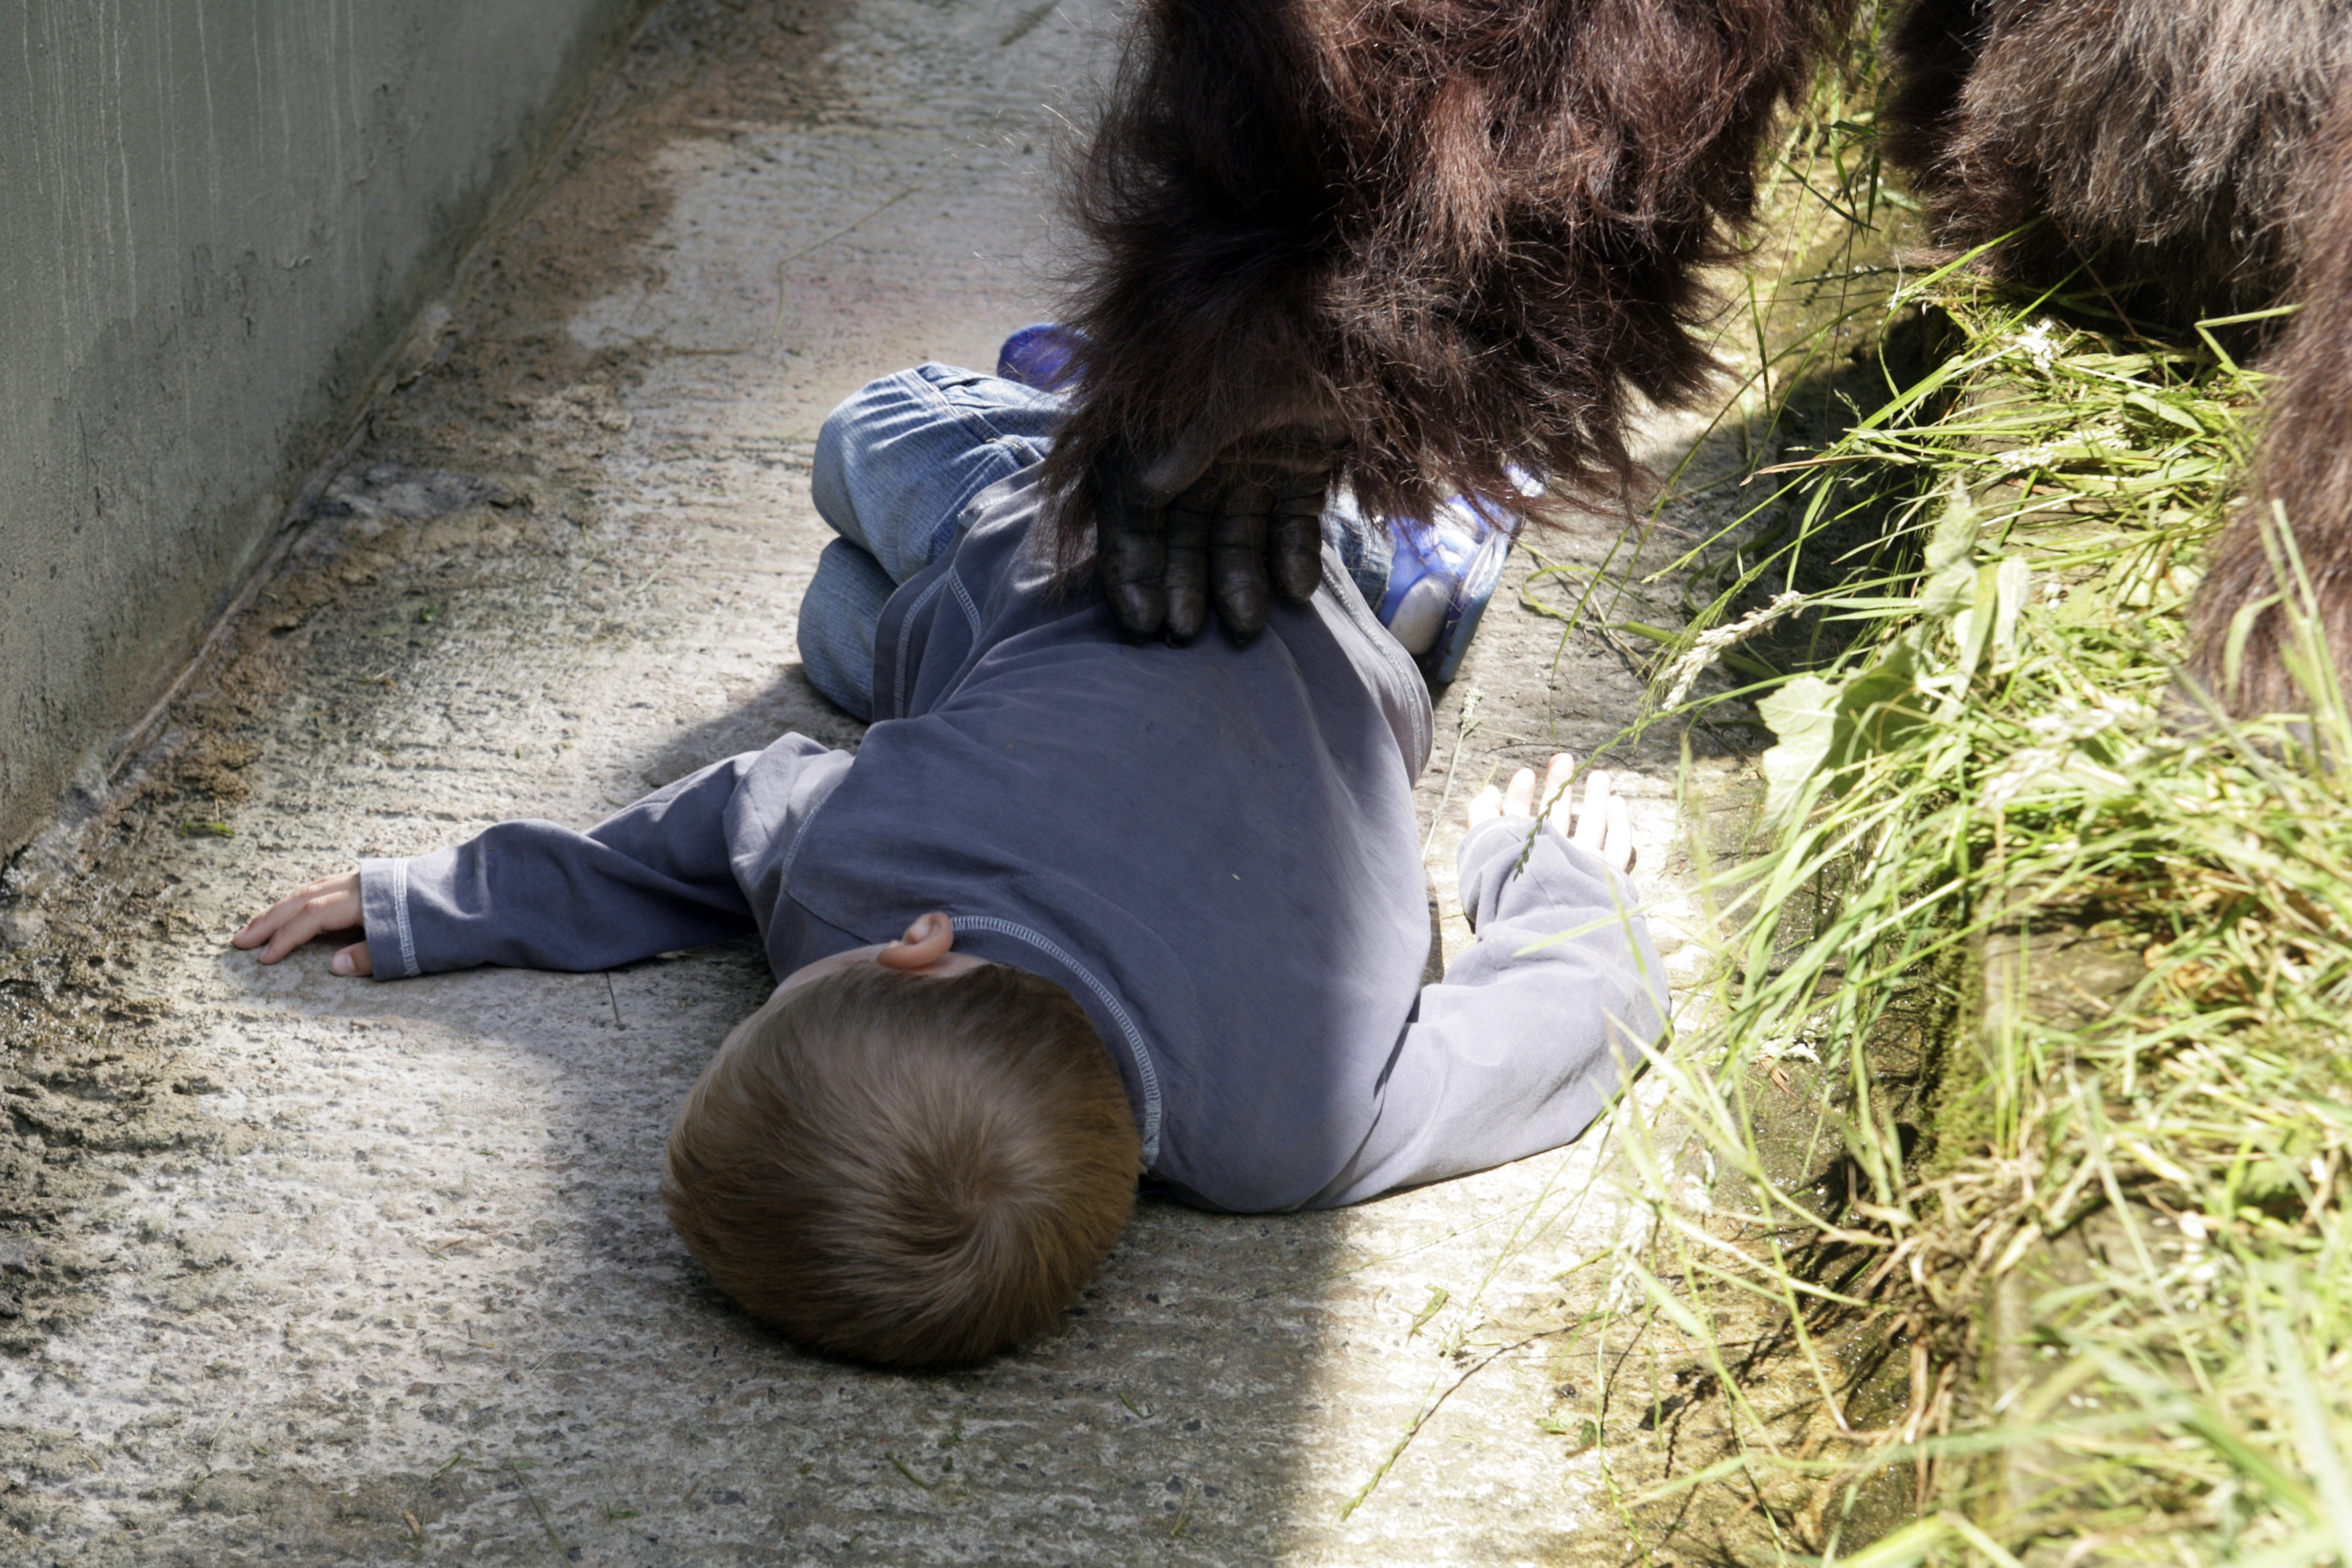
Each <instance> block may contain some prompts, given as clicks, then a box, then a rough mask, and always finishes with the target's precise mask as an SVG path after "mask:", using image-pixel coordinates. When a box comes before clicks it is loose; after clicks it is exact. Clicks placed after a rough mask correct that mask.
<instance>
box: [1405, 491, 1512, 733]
mask: <svg viewBox="0 0 2352 1568" xmlns="http://www.w3.org/2000/svg"><path fill="white" fill-rule="evenodd" d="M1517 478H1518V481H1519V488H1520V489H1521V490H1523V491H1524V492H1526V493H1527V494H1529V495H1533V494H1536V493H1538V491H1539V490H1540V489H1541V488H1542V487H1540V486H1538V484H1536V483H1535V481H1534V480H1533V479H1531V478H1529V477H1528V476H1527V475H1525V474H1519V475H1517ZM1386 521H1387V523H1388V530H1389V537H1390V541H1391V546H1392V548H1393V549H1394V551H1395V553H1394V554H1393V555H1392V556H1391V558H1390V563H1389V580H1388V592H1387V593H1386V594H1385V595H1383V596H1382V597H1381V605H1380V611H1379V615H1380V619H1381V625H1382V626H1386V627H1388V629H1389V635H1390V636H1391V637H1394V638H1396V640H1397V641H1398V642H1399V643H1401V644H1402V645H1403V647H1404V650H1405V651H1406V652H1407V653H1409V654H1411V655H1412V657H1413V659H1414V661H1415V662H1416V663H1418V664H1419V665H1420V666H1421V672H1422V674H1423V675H1424V676H1426V677H1427V678H1428V679H1429V683H1430V684H1431V685H1432V686H1443V685H1444V684H1445V683H1446V682H1447V681H1449V680H1452V679H1454V676H1456V675H1457V674H1459V673H1460V672H1461V669H1462V660H1463V658H1464V657H1465V656H1466V655H1467V654H1468V653H1469V651H1470V639H1471V638H1472V637H1475V636H1477V635H1478V623H1479V621H1480V620H1481V619H1482V618H1484V617H1485V616H1486V602H1487V601H1488V600H1490V599H1492V598H1493V597H1494V596H1495V589H1496V586H1497V585H1498V584H1500V583H1501V582H1502V580H1503V563H1505V562H1506V561H1507V560H1509V559H1510V554H1511V545H1512V543H1513V542H1515V541H1516V540H1517V538H1518V533H1519V523H1520V519H1519V518H1518V517H1517V515H1515V514H1513V513H1510V512H1506V511H1503V510H1500V509H1499V508H1493V507H1482V506H1479V505H1477V504H1476V503H1475V502H1472V501H1469V500H1465V499H1464V498H1462V497H1460V496H1456V497H1454V499H1453V500H1449V501H1447V502H1446V503H1445V504H1444V505H1443V506H1441V507H1439V508H1438V509H1437V515H1436V516H1435V517H1433V518H1432V519H1431V520H1430V521H1428V522H1427V523H1425V524H1423V523H1414V522H1410V521H1405V520H1404V519H1402V518H1394V517H1392V518H1389V519H1387V520H1386Z"/></svg>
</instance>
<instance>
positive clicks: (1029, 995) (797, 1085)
mask: <svg viewBox="0 0 2352 1568" xmlns="http://www.w3.org/2000/svg"><path fill="white" fill-rule="evenodd" d="M1140 1168H1141V1160H1140V1154H1139V1141H1138V1139H1137V1137H1136V1131H1135V1122H1134V1117H1133V1114H1132V1113H1131V1112H1130V1110H1129V1108H1128V1101H1127V1094H1126V1091H1125V1090H1124V1089H1122V1088H1121V1087H1120V1084H1119V1079H1118V1072H1117V1070H1116V1069H1115V1068H1113V1067H1112V1066H1111V1062H1110V1058H1109V1056H1108V1053H1107V1052H1106V1051H1105V1050H1104V1048H1103V1046H1102V1042H1101V1040H1100V1038H1099V1037H1097V1035H1096V1033H1095V1031H1094V1028H1093V1026H1091V1025H1090V1024H1088V1023H1087V1016H1086V1014H1085V1013H1084V1012H1083V1011H1081V1010H1080V1009H1079V1007H1078V1005H1077V1004H1076V1003H1075V1002H1073V1001H1072V1000H1071V999H1070V995H1069V993H1068V992H1066V991H1065V990H1063V989H1062V988H1061V987H1060V986H1058V985H1055V984H1053V983H1052V982H1050V981H1046V980H1043V979H1040V978H1038V977H1037V976H1035V975H1032V974H1025V973H1022V972H1021V971H1019V970H1015V969H1008V968H1006V967H1004V966H1003V965H1001V964H983V965H981V966H979V967H977V968H973V969H970V970H967V971H965V972H963V973H955V974H950V975H947V976H944V977H940V976H935V975H932V974H923V973H905V972H903V971H901V970H898V969H893V968H886V967H883V966H881V965H879V964H875V963H856V964H852V965H850V966H848V967H846V968H842V969H836V970H834V971H832V972H830V973H823V974H820V975H818V976H817V977H815V978H814V979H810V980H808V981H807V982H806V983H805V984H797V985H793V986H789V987H788V988H785V989H782V990H780V991H778V993H777V994H776V995H775V996H774V997H772V999H771V1000H770V1001H769V1003H768V1005H766V1006H764V1007H762V1008H761V1009H760V1011H759V1012H757V1013H754V1014H753V1015H752V1016H751V1017H750V1018H748V1019H746V1020H745V1021H744V1022H743V1023H742V1024H741V1025H740V1026H738V1027H737V1028H736V1030H735V1032H734V1033H733V1034H732V1035H730V1036H729V1037H728V1039H727V1043H726V1045H725V1046H723V1047H720V1049H719V1055H718V1057H717V1058H715V1059H714V1060H713V1061H712V1062H711V1064H710V1066H709V1068H707V1069H706V1070H705V1071H704V1073H703V1075H702V1078H701V1079H700V1081H698V1083H696V1085H695V1086H694V1089H693V1092H692V1093H691V1094H689V1095H688V1097H687V1102H686V1108H685V1110H682V1111H680V1112H679V1113H678V1119H677V1127H676V1129H675V1130H674V1131H672V1132H671V1134H670V1141H669V1175H668V1179H667V1180H666V1181H665V1182H664V1183H663V1184H662V1199H663V1202H664V1204H665V1205H667V1208H668V1210H669V1217H670V1223H671V1224H673V1225H674V1226H677V1231H678V1234H679V1235H680V1236H681V1237H684V1238H685V1241H686V1244H687V1247H688V1248H689V1249H690V1250H691V1251H692V1252H693V1253H694V1255H695V1257H696V1258H699V1259H700V1260H701V1262H702V1265H703V1267H704V1268H707V1269H709V1272H710V1276H711V1279H713V1280H714V1281H715V1282H716V1283H717V1284H718V1286H719V1289H722V1290H724V1291H726V1292H727V1293H728V1294H729V1295H730V1296H731V1297H733V1298H734V1299H735V1300H737V1301H738V1302H739V1303H740V1304H741V1305H742V1306H743V1307H744V1308H745V1309H746V1310H749V1311H751V1313H752V1315H753V1316H755V1317H758V1318H761V1319H762V1320H764V1321H767V1322H769V1323H772V1324H773V1325H774V1326H775V1327H776V1328H778V1329H781V1330H782V1331H783V1332H784V1333H785V1334H786V1335H787V1336H788V1337H790V1338H791V1339H792V1340H793V1341H794V1342H796V1343H799V1344H802V1345H805V1346H807V1347H809V1348H812V1349H816V1350H824V1351H830V1352H834V1353H835V1354H839V1355H846V1356H853V1357H856V1358H857V1359H859V1360H863V1361H871V1362H879V1363H883V1364H885V1365H890V1366H952V1365H958V1364H962V1363H971V1362H976V1361H979V1360H982V1359H983V1358H984V1357H987V1356H989V1355H992V1354H993V1353H994V1352H998V1351H1001V1350H1004V1349H1006V1348H1008V1347H1010V1346H1012V1345H1013V1344H1015V1343H1018V1342H1020V1341H1022V1340H1023V1339H1025V1338H1027V1337H1028V1336H1030V1335H1032V1334H1034V1333H1035V1332H1037V1331H1039V1330H1041V1329H1043V1328H1045V1326H1046V1325H1047V1324H1048V1323H1050V1322H1052V1321H1053V1320H1054V1319H1055V1316H1056V1315H1057V1314H1058V1313H1059V1312H1060V1311H1061V1310H1062V1308H1063V1307H1064V1306H1065V1305H1066V1304H1067V1303H1068V1302H1069V1300H1071V1299H1072V1298H1073V1297H1075V1296H1076V1294H1077V1292H1078V1289H1079V1287H1081V1286H1082V1285H1084V1284H1085V1283H1086V1281H1087V1278H1088V1277H1089V1276H1090V1275H1092V1274H1093V1272H1094V1269H1095V1266H1096V1265H1097V1264H1098V1263H1100V1262H1101V1261H1102V1259H1103V1257H1104V1255H1105V1254H1106V1253H1108V1251H1109V1250H1110V1247H1111V1244H1112V1243H1113V1242H1114V1241H1115V1240H1117V1239H1118V1233H1119V1231H1120V1230H1121V1228H1123V1227H1124V1226H1125V1225H1126V1223H1127V1219H1128V1215H1129V1212H1130V1211H1131V1210H1132V1208H1133V1206H1134V1202H1135V1179H1136V1176H1137V1174H1138V1173H1139V1170H1140Z"/></svg>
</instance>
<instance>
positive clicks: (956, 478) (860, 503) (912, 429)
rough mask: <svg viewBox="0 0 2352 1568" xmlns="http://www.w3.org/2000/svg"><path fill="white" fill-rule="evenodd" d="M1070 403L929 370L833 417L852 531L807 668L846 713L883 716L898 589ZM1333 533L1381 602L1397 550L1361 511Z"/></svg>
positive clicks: (805, 653)
mask: <svg viewBox="0 0 2352 1568" xmlns="http://www.w3.org/2000/svg"><path fill="white" fill-rule="evenodd" d="M1061 416H1062V399H1061V398H1060V397H1059V396H1057V395H1055V394H1053V393H1049V392H1039V391H1037V390H1035V389H1034V388H1032V387H1027V386H1024V385H1022V384H1020V383H1019V382H1017V381H1005V380H1003V379H1001V378H1000V377H997V376H992V375H982V374H978V373H977V372H974V371H969V370H959V369H957V368H956V367H955V366H953V365H945V364H920V365H917V366H916V367H915V368H914V369H912V370H902V371H899V372H898V374H895V375H886V376H884V377H882V378H881V379H880V380H878V381H869V382H867V383H866V384H865V385H864V386H862V387H860V388H858V389H857V390H856V392H854V393H852V394H850V395H849V396H848V397H847V398H845V400H843V402H842V405H841V406H840V407H838V408H836V409H835V410H834V411H833V412H832V413H831V414H830V415H828V416H826V417H825V421H824V429H823V430H822V431H820V432H819V433H818V435H817V438H816V468H815V472H814V474H813V475H812V476H811V479H810V489H811V491H812V493H813V497H814V500H815V502H816V510H817V514H818V515H819V516H821V517H823V518H824V521H826V522H828V523H830V524H832V525H833V531H835V533H837V534H839V535H841V537H840V538H838V539H836V540H835V541H834V542H832V543H830V544H828V545H826V546H825V547H824V553H823V554H822V555H820V556H818V557H817V563H816V576H815V577H814V579H813V580H812V581H811V582H810V583H809V585H808V591H807V593H805V594H804V595H802V597H801V613H800V649H801V664H802V667H803V668H804V669H805V670H806V671H807V672H808V678H809V683H810V684H811V685H813V686H814V687H815V688H816V689H818V690H819V691H821V692H823V693H824V695H825V696H826V697H828V698H830V699H831V700H833V701H834V703H835V705H836V706H838V707H840V708H841V709H842V710H845V711H846V712H848V713H850V714H852V715H854V716H856V717H857V718H859V719H871V718H873V716H874V709H873V704H874V634H875V630H876V628H877V627H878V626H880V625H881V623H882V607H883V605H887V604H888V603H889V602H890V595H892V594H894V593H896V592H897V591H898V584H901V583H904V582H905V581H906V580H907V579H908V578H909V577H912V576H913V575H914V574H916V573H918V572H920V571H921V570H922V569H923V568H924V567H926V566H929V564H930V563H932V562H934V561H936V560H938V559H939V558H940V556H942V555H944V554H946V553H947V552H948V549H949V547H950V545H952V544H953V543H954V542H955V540H956V535H957V534H958V533H959V532H960V531H961V530H962V527H963V521H964V510H965V509H966V508H967V507H969V506H970V505H971V500H972V498H973V497H974V496H977V495H978V494H980V492H981V491H982V490H984V489H987V488H988V487H989V486H991V485H992V484H994V483H996V481H997V480H999V479H1007V478H1009V477H1011V476H1012V475H1013V474H1017V473H1019V472H1020V471H1021V470H1022V469H1024V468H1027V467H1029V466H1030V465H1031V464H1033V463H1035V462H1037V461H1039V460H1040V459H1042V458H1044V457H1045V449H1046V447H1049V446H1051V445H1052V444H1053V436H1054V427H1055V425H1056V424H1057V423H1059V422H1060V419H1061ZM1323 533H1324V537H1325V538H1326V539H1327V540H1329V541H1330V542H1332V543H1333V544H1334V545H1336V546H1337V547H1338V548H1339V555H1340V559H1341V560H1342V561H1343V562H1345V563H1346V564H1347V566H1348V570H1349V574H1350V575H1351V576H1352V577H1353V578H1354V579H1355V582H1356V586H1357V588H1358V589H1359V591H1360V592H1361V593H1362V594H1363V595H1364V597H1365V599H1366V601H1367V602H1368V603H1370V605H1372V606H1373V608H1374V609H1378V608H1379V606H1380V603H1381V596H1382V595H1383V594H1384V593H1385V592H1386V591H1387V585H1388V576H1389V559H1390V555H1391V544H1390V541H1389V532H1388V530H1387V529H1386V528H1385V527H1381V526H1378V525H1371V526H1367V525H1366V524H1365V523H1364V521H1363V520H1362V517H1361V514H1360V513H1359V512H1358V511H1357V510H1356V509H1355V508H1354V507H1353V506H1352V505H1349V504H1334V505H1332V506H1330V507H1328V508H1327V509H1326V510H1325V511H1324V514H1323Z"/></svg>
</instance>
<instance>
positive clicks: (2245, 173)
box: [1883, 0, 2352, 327]
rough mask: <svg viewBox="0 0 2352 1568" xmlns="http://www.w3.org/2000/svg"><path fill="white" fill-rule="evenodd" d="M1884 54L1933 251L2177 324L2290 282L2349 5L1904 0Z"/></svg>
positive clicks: (1901, 155) (2321, 0)
mask: <svg viewBox="0 0 2352 1568" xmlns="http://www.w3.org/2000/svg"><path fill="white" fill-rule="evenodd" d="M1888 54H1889V57H1890V59H1889V63H1890V64H1891V66H1892V67H1893V68H1894V76H1895V91H1894V94H1893V95H1892V97H1891V99H1890V100H1889V102H1888V104H1887V109H1886V112H1885V116H1884V121H1883V122H1884V124H1885V142H1884V146H1885V152H1886V153H1887V155H1888V157H1889V158H1890V159H1891V160H1892V161H1893V162H1894V163H1896V164H1898V165H1900V166H1902V167H1905V168H1906V169H1908V170H1909V171H1910V172H1911V174H1912V180H1913V185H1914V189H1915V190H1916V193H1917V194H1918V195H1919V196H1920V198H1921V200H1922V203H1923V205H1925V206H1926V208H1927V218H1928V226H1929V230H1930V232H1931V234H1932V236H1933V237H1934V239H1935V241H1936V243H1937V245H1938V246H1941V247H1947V248H1948V249H1951V250H1955V251H1965V250H1972V249H1975V248H1977V247H1980V246H1986V245H1996V242H2000V243H1998V244H1997V245H1996V247H1995V249H1994V250H1993V251H1992V252H1991V253H1990V254H1989V255H1988V256H1987V257H1986V258H1984V264H1985V266H1986V268H1988V269H1989V270H1990V271H1991V272H1992V273H1993V274H1994V275H1996V276H1999V277H2002V278H2005V279H2011V280H2013V281H2016V282H2018V283H2021V284H2023V285H2025V286H2027V287H2031V288H2035V289H2042V288H2049V287H2053V286H2054V285H2056V284H2058V283H2059V282H2060V281H2061V280H2062V279H2065V278H2067V277H2068V276H2069V275H2070V274H2075V275H2077V282H2076V285H2075V287H2077V288H2078V289H2081V290H2082V291H2083V292H2084V293H2090V292H2092V291H2094V290H2098V289H2104V290H2105V291H2106V293H2107V294H2108V295H2109V296H2110V297H2111V298H2112V299H2113V300H2115V301H2116V303H2118V304H2120V305H2122V306H2123V307H2124V308H2125V309H2126V310H2127V311H2128V312H2129V313H2131V314H2132V315H2133V316H2135V317H2137V318H2139V319H2142V320H2144V321H2149V322H2152V323H2157V324H2167V325H2171V326H2175V327H2186V326H2189V324H2191V323H2193V322H2195V321H2198V320H2200V319H2201V318H2206V317H2212V316H2224V315H2235V314H2240V313H2242V312H2244V311H2248V310H2260V309H2262V308H2263V307H2264V306H2266V305H2269V304H2271V303H2273V302H2274V301H2275V300H2278V299H2279V298H2281V296H2282V295H2283V294H2284V292H2285V291H2286V289H2288V287H2289V285H2290V283H2291V280H2292V279H2293V276H2294V258H2295V257H2296V255H2297V254H2298V253H2299V251H2300V248H2301V247H2300V246H2299V243H2298V240H2297V237H2296V236H2297V229H2298V226H2299V219H2300V217H2301V216H2302V213H2303V209H2304V205H2305V199H2306V198H2305V193H2306V192H2307V191H2308V189H2309V185H2308V182H2307V179H2306V177H2305V164H2306V163H2307V162H2308V161H2309V158H2310V156H2311V154H2312V152H2313V150H2314V149H2315V147H2316V145H2317V143H2318V137H2317V134H2316V133H2317V132H2318V131H2319V128H2320V126H2321V124H2322V122H2323V121H2325V119H2326V115H2327V113H2328V111H2329V109H2330V106H2331V105H2332V104H2333V102H2334V100H2335V93H2336V83H2337V82H2339V81H2342V80H2343V79H2345V77H2346V75H2347V69H2352V4H2347V0H1914V4H1912V5H1910V6H1909V7H1908V8H1907V9H1906V11H1905V12H1904V14H1903V15H1902V16H1901V17H1900V18H1898V20H1897V22H1896V24H1895V28H1894V30H1893V32H1892V33H1891V35H1890V37H1889V39H1888ZM2020 229H2022V230H2024V231H2025V232H2023V233H2021V234H2017V235H2016V236H2015V237H2013V238H2009V239H2006V240H2004V239H2003V236H2006V235H2010V234H2011V232H2012V231H2015V230H2020Z"/></svg>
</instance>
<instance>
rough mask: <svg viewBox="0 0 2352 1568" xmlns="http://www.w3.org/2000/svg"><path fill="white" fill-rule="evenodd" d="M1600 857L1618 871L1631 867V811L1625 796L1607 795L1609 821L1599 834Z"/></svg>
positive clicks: (1628, 869)
mask: <svg viewBox="0 0 2352 1568" xmlns="http://www.w3.org/2000/svg"><path fill="white" fill-rule="evenodd" d="M1601 859H1603V860H1605V861H1607V862H1608V863H1609V864H1610V865H1611V866H1613V867H1615V868H1617V869H1618V870H1620V871H1630V870H1632V869H1633V810H1632V808H1630V807H1629V806H1627V805H1626V804H1625V797H1624V796H1623V795H1611V796H1610V797H1609V822H1608V826H1606V828H1604V829H1603V831H1602V833H1601Z"/></svg>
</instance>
